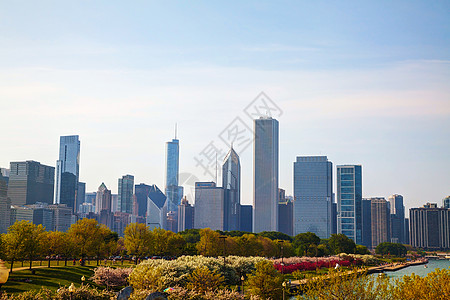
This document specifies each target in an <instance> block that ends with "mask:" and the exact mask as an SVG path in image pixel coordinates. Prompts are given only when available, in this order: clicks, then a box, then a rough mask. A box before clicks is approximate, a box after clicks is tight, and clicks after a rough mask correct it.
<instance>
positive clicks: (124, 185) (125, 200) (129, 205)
mask: <svg viewBox="0 0 450 300" xmlns="http://www.w3.org/2000/svg"><path fill="white" fill-rule="evenodd" d="M118 186H119V198H118V202H117V210H118V211H121V212H125V213H127V214H132V213H133V192H134V191H133V188H134V176H133V175H124V176H122V178H119V185H118Z"/></svg>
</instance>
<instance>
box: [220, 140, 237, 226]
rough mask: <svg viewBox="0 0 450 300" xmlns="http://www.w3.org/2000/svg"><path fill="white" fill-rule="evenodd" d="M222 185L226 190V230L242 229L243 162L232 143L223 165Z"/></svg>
mask: <svg viewBox="0 0 450 300" xmlns="http://www.w3.org/2000/svg"><path fill="white" fill-rule="evenodd" d="M222 187H223V191H224V224H223V227H224V230H227V231H232V230H240V210H241V163H240V162H239V156H238V155H237V153H236V151H234V149H233V145H231V149H230V151H229V152H228V154H227V155H226V156H225V159H224V163H223V166H222Z"/></svg>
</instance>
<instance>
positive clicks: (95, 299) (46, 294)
mask: <svg viewBox="0 0 450 300" xmlns="http://www.w3.org/2000/svg"><path fill="white" fill-rule="evenodd" d="M113 296H114V293H111V292H108V291H99V290H97V289H95V288H92V287H90V286H89V285H84V286H81V287H78V288H75V291H74V292H72V293H71V292H69V289H68V287H61V288H59V289H58V291H57V292H52V291H50V290H48V289H45V288H42V289H41V290H39V291H27V292H24V293H20V294H16V295H7V294H2V295H0V300H66V299H71V300H110V299H112V298H111V297H113Z"/></svg>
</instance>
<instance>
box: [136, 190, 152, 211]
mask: <svg viewBox="0 0 450 300" xmlns="http://www.w3.org/2000/svg"><path fill="white" fill-rule="evenodd" d="M150 188H151V186H150V185H147V184H144V183H140V184H136V185H135V186H134V194H135V195H136V201H137V203H138V216H141V217H145V216H146V214H147V197H148V193H149V192H150Z"/></svg>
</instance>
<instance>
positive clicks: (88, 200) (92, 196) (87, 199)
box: [84, 192, 97, 206]
mask: <svg viewBox="0 0 450 300" xmlns="http://www.w3.org/2000/svg"><path fill="white" fill-rule="evenodd" d="M96 198H97V193H96V192H92V193H86V194H85V197H84V202H86V203H90V204H92V205H93V206H95V199H96Z"/></svg>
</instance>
